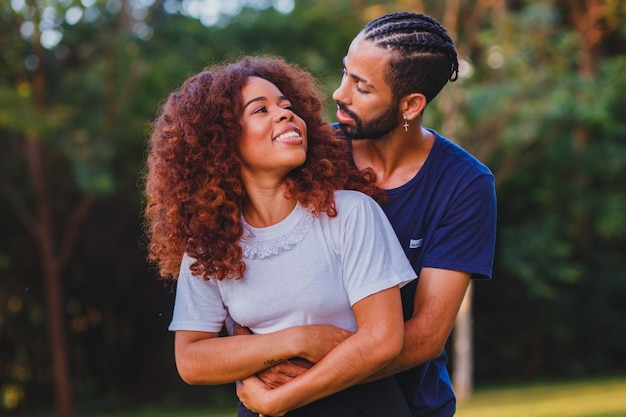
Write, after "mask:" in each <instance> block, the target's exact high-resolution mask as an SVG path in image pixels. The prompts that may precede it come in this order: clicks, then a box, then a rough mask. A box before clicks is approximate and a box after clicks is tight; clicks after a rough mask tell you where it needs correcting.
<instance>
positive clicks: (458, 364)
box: [452, 283, 474, 402]
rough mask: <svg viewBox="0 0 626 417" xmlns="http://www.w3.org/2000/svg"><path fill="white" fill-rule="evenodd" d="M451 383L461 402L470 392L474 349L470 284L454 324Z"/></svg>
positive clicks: (471, 388)
mask: <svg viewBox="0 0 626 417" xmlns="http://www.w3.org/2000/svg"><path fill="white" fill-rule="evenodd" d="M452 341H453V355H454V356H453V358H454V360H453V363H452V365H453V370H452V385H453V386H454V392H455V393H456V397H457V400H458V401H459V402H463V401H465V400H467V399H469V397H470V396H471V394H472V390H473V386H474V384H473V380H474V366H473V363H474V350H473V338H472V284H471V283H470V285H469V287H468V288H467V292H466V293H465V298H463V303H462V304H461V308H460V310H459V314H458V316H457V318H456V323H455V326H454V336H453V340H452Z"/></svg>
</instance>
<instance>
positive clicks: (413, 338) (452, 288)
mask: <svg viewBox="0 0 626 417" xmlns="http://www.w3.org/2000/svg"><path fill="white" fill-rule="evenodd" d="M469 282H470V274H469V273H468V272H459V271H450V270H446V269H435V268H423V269H422V271H421V273H420V277H419V281H418V284H417V289H416V290H415V304H414V305H415V306H414V309H413V315H412V316H411V318H410V319H409V320H408V321H406V322H405V323H404V345H403V347H402V352H401V353H400V355H399V356H398V357H396V359H394V360H393V361H391V362H390V363H389V364H388V365H387V366H386V367H385V368H383V369H381V370H380V371H379V372H377V373H375V374H374V375H372V376H371V377H370V378H368V381H373V380H377V379H380V378H383V377H386V376H389V375H393V374H396V373H398V372H402V371H405V370H407V369H410V368H413V367H415V366H417V365H420V364H422V363H425V362H427V361H429V360H432V359H435V358H437V357H439V356H440V355H441V352H442V351H443V349H444V347H445V345H446V341H447V340H448V337H449V336H450V332H451V331H452V327H453V326H454V321H455V319H456V316H457V314H458V312H459V309H460V307H461V303H462V302H463V297H464V296H465V292H466V290H467V287H468V286H469Z"/></svg>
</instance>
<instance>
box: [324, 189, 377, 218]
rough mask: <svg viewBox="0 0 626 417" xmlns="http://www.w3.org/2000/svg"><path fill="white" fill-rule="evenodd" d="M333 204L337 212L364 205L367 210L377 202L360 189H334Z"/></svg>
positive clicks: (348, 210) (346, 211)
mask: <svg viewBox="0 0 626 417" xmlns="http://www.w3.org/2000/svg"><path fill="white" fill-rule="evenodd" d="M335 205H336V208H337V211H338V212H339V213H341V212H343V213H349V212H351V211H352V210H354V209H355V208H358V207H365V208H366V210H369V209H368V207H374V206H378V203H376V201H375V200H374V199H373V198H372V197H370V196H368V195H367V194H363V193H362V192H360V191H355V190H338V191H335Z"/></svg>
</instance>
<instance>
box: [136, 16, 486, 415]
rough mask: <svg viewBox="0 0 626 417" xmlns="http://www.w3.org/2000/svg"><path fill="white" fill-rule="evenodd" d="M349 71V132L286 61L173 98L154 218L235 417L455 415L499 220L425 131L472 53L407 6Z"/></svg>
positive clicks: (186, 317)
mask: <svg viewBox="0 0 626 417" xmlns="http://www.w3.org/2000/svg"><path fill="white" fill-rule="evenodd" d="M343 65H344V75H343V79H342V81H341V85H340V86H339V87H338V88H337V90H336V91H335V92H334V94H333V99H334V100H335V102H336V104H337V122H338V123H335V124H333V125H330V124H328V123H326V122H324V121H323V120H322V104H321V103H322V101H321V99H320V97H321V96H320V93H319V92H318V91H317V90H316V87H315V86H316V83H315V80H314V79H313V78H312V77H311V76H310V75H309V73H308V72H306V71H304V70H302V69H300V68H299V67H297V66H295V65H290V64H287V63H286V62H284V61H283V60H282V59H279V58H271V57H247V58H243V59H241V60H239V61H237V62H233V63H228V64H222V65H215V66H212V67H208V68H206V69H204V70H203V71H201V72H200V73H198V74H196V75H194V76H192V77H191V78H189V79H188V80H187V81H185V82H184V83H183V85H182V86H181V87H180V88H179V89H177V90H176V91H174V92H173V93H171V94H170V96H169V97H168V99H167V101H166V102H165V103H164V104H163V106H162V108H161V109H160V111H159V113H158V115H157V117H156V119H155V121H154V123H153V130H152V133H151V137H150V145H149V154H148V159H147V176H146V196H147V208H146V218H147V233H148V235H149V237H150V247H149V257H150V260H151V261H152V262H154V263H155V264H156V265H157V266H158V267H159V271H160V274H161V276H163V277H165V278H172V279H175V280H176V281H177V284H176V301H175V306H174V315H173V319H172V322H171V324H170V330H172V331H175V332H176V337H175V356H176V365H177V368H178V371H179V373H180V375H181V377H182V378H183V379H184V380H185V381H186V382H188V383H190V384H223V383H229V382H235V381H237V395H238V397H239V399H240V400H241V402H240V407H239V412H238V413H239V416H249V415H257V414H258V415H264V416H282V415H288V416H321V417H327V416H337V417H340V416H341V417H350V416H369V417H402V416H407V417H410V416H413V417H417V416H437V417H444V416H452V415H454V413H455V409H456V401H455V396H454V392H453V390H452V385H451V382H450V378H449V375H448V372H447V369H446V361H447V358H446V353H445V350H444V347H445V343H446V340H447V338H448V336H449V334H450V331H451V329H452V327H453V324H454V321H455V318H456V315H457V313H458V311H459V308H460V305H461V302H462V300H463V297H464V295H465V292H466V290H467V287H468V285H469V282H470V280H471V279H473V278H474V279H488V278H490V277H491V268H492V262H493V254H494V246H495V228H496V197H495V189H494V178H493V175H492V174H491V172H490V171H489V169H488V168H487V167H485V166H484V165H483V164H482V163H480V162H479V161H477V160H476V159H475V158H474V157H472V156H471V155H470V154H469V153H467V152H466V151H465V150H463V149H462V148H460V147H459V146H457V145H455V144H454V143H452V142H451V141H449V140H448V139H446V138H444V137H442V136H441V135H440V134H438V133H437V132H436V131H434V130H432V129H428V128H425V127H423V126H422V115H423V112H424V110H425V108H426V107H427V105H428V103H430V102H431V101H432V100H433V99H434V98H435V97H436V96H437V94H438V93H439V91H440V90H441V89H442V88H443V87H444V86H445V85H446V83H447V82H448V81H454V80H456V78H457V76H458V58H457V53H456V50H455V47H454V44H453V41H452V39H451V38H450V36H449V34H448V33H447V31H446V30H445V28H443V27H442V26H441V25H440V24H439V23H438V22H437V21H435V20H434V19H432V18H430V17H428V16H425V15H421V14H416V13H408V12H405V13H394V14H389V15H385V16H382V17H380V18H378V19H375V20H373V21H371V22H369V23H368V24H367V25H366V26H365V27H364V28H363V29H362V31H361V32H360V33H359V34H358V35H357V36H356V38H355V39H354V40H353V41H352V43H351V44H350V47H349V49H348V52H347V55H346V57H345V58H344V63H343ZM224 323H234V325H233V326H227V327H230V328H231V329H230V333H231V335H230V336H227V337H220V336H224V333H223V332H222V331H223V328H224Z"/></svg>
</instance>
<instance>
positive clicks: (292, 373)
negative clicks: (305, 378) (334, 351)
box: [256, 358, 313, 389]
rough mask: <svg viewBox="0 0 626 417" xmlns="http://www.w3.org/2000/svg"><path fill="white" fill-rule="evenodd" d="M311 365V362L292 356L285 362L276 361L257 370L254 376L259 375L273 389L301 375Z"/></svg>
mask: <svg viewBox="0 0 626 417" xmlns="http://www.w3.org/2000/svg"><path fill="white" fill-rule="evenodd" d="M311 366H313V363H311V362H309V361H307V360H306V359H302V358H292V359H289V360H287V361H285V362H280V363H277V364H276V365H274V366H271V367H269V368H267V369H264V370H262V371H261V372H257V374H256V376H257V377H259V379H260V380H261V381H263V382H264V383H265V385H266V386H267V387H268V388H270V389H274V388H278V387H280V386H281V385H283V384H286V383H287V382H289V381H291V380H292V379H294V378H295V377H297V376H299V375H302V374H303V373H304V372H306V370H307V369H309V368H310V367H311Z"/></svg>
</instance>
